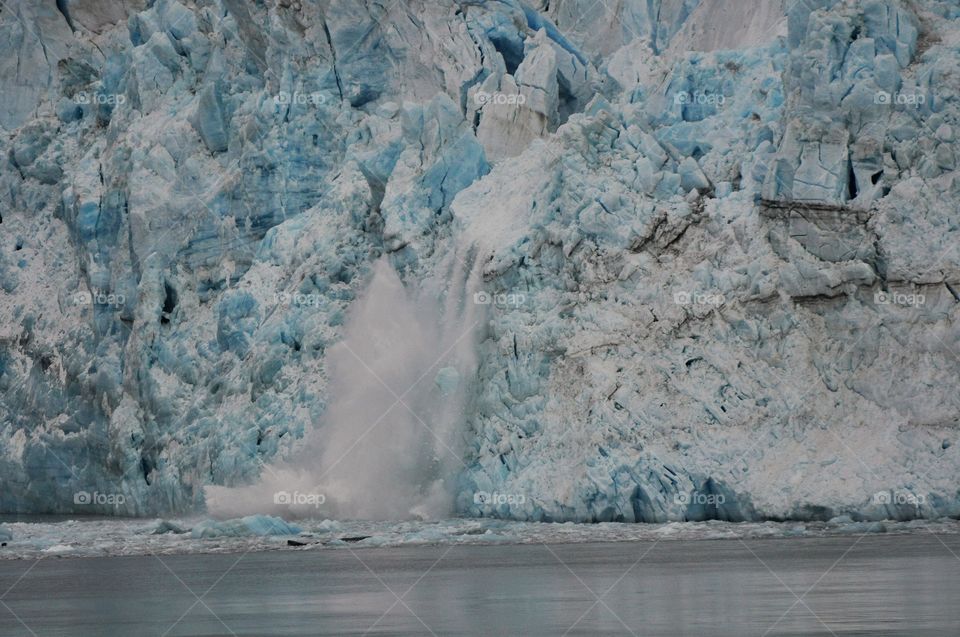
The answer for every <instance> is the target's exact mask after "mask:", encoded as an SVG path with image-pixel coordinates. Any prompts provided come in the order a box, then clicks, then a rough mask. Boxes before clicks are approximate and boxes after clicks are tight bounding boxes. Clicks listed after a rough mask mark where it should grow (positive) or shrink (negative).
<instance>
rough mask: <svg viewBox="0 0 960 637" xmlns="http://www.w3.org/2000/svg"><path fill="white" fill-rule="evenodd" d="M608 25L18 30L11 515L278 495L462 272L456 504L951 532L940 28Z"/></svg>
mask: <svg viewBox="0 0 960 637" xmlns="http://www.w3.org/2000/svg"><path fill="white" fill-rule="evenodd" d="M608 4H609V3H603V2H601V3H594V2H591V1H590V0H559V1H554V2H542V1H533V2H528V3H521V2H518V1H516V0H501V1H495V0H489V1H486V2H469V3H464V2H454V1H452V0H442V1H440V2H426V1H423V2H421V1H411V2H394V3H376V2H372V1H362V0H332V1H330V2H315V1H311V0H283V1H280V2H270V3H251V2H246V1H245V0H202V1H197V2H193V1H189V0H185V1H183V2H178V1H176V0H157V1H156V2H152V3H148V2H141V1H139V0H134V1H128V2H125V3H118V4H112V5H111V6H109V7H108V6H105V3H99V2H93V1H91V0H69V1H67V2H65V3H59V4H57V3H53V2H50V3H42V4H38V3H25V2H22V3H7V5H6V6H5V7H4V10H3V11H2V12H0V36H2V37H0V46H2V47H4V48H5V49H6V51H5V55H4V56H0V89H2V90H0V106H2V107H0V127H2V128H3V135H2V136H0V146H2V148H0V150H2V155H3V159H2V161H3V169H2V170H0V392H2V394H0V509H2V510H6V511H12V510H19V511H60V512H65V511H76V512H82V511H90V512H94V511H101V512H110V513H129V514H147V513H153V512H158V511H168V510H189V509H193V508H196V507H200V506H203V504H204V495H203V494H204V487H207V486H210V485H220V486H225V487H236V486H241V485H247V484H253V483H256V482H257V481H258V480H259V479H261V478H262V477H263V475H264V471H265V470H264V466H265V465H271V464H272V463H277V462H283V459H285V458H294V457H296V454H297V453H298V452H299V453H303V448H304V445H305V444H306V443H307V441H309V440H310V439H311V436H313V435H320V436H322V432H323V431H324V430H325V428H326V427H327V426H328V425H329V422H328V420H327V418H328V417H329V416H330V413H329V412H330V409H331V406H332V405H334V404H335V402H336V400H337V397H336V396H335V395H334V393H333V389H335V388H336V379H335V378H332V376H331V373H332V366H331V362H332V361H333V362H335V360H336V356H335V355H333V356H331V357H328V354H335V351H336V350H335V348H336V347H337V344H338V343H340V342H341V339H342V338H343V337H344V331H345V328H344V325H345V322H347V321H349V317H350V316H351V312H353V311H355V310H356V308H355V307H354V306H355V303H354V301H355V300H356V299H357V298H358V297H359V296H360V295H361V294H362V292H363V290H365V289H366V288H367V287H368V285H370V281H371V278H372V277H373V274H374V264H375V263H377V262H378V261H379V260H380V259H383V258H386V259H387V260H388V261H389V263H390V268H391V269H392V270H393V271H396V272H398V273H399V276H400V277H401V278H402V280H403V281H404V282H405V284H406V286H407V287H408V288H409V289H410V290H416V289H419V288H421V287H422V285H421V283H422V282H424V281H429V280H444V277H446V276H447V275H448V273H449V271H450V270H449V267H450V265H449V264H450V261H451V258H459V259H464V260H468V259H469V260H471V262H472V259H474V258H476V259H477V260H478V261H479V266H478V267H480V269H481V271H482V291H481V292H479V293H478V294H479V295H480V296H478V298H477V303H478V304H481V305H483V306H484V308H483V309H484V311H485V316H486V320H485V322H484V325H483V326H482V332H481V333H480V335H479V343H478V345H477V347H476V350H475V353H476V355H477V356H478V361H479V363H478V367H477V373H476V376H475V378H472V379H470V380H471V383H470V385H471V387H473V388H474V390H473V391H472V395H471V396H470V397H469V400H468V401H467V403H468V406H469V409H468V411H467V413H466V416H465V418H464V419H463V422H462V423H460V425H461V427H462V429H461V432H462V434H463V447H462V448H458V449H456V451H455V453H453V452H451V453H453V455H456V456H457V457H456V458H455V459H454V460H455V461H457V465H458V466H459V470H458V471H457V472H456V478H455V479H456V490H455V494H454V495H455V503H454V506H455V510H456V511H457V512H459V513H462V514H467V515H497V516H503V517H514V518H522V519H537V520H587V521H589V520H627V521H663V520H677V519H706V518H720V519H728V520H739V519H757V518H804V519H809V518H821V517H830V516H833V515H839V514H849V515H851V516H853V517H859V518H882V517H899V518H911V517H936V516H940V515H953V516H956V515H960V490H958V484H957V481H956V476H957V475H960V473H958V465H960V451H958V449H960V445H958V444H956V443H957V440H956V432H957V427H958V425H960V416H958V406H960V405H958V398H957V391H956V390H957V380H956V379H957V378H958V372H960V356H958V354H957V352H958V351H960V348H958V338H960V334H958V329H957V325H956V318H957V316H956V313H957V304H958V299H960V295H958V290H960V255H958V254H957V250H956V249H955V248H956V246H957V243H958V242H957V238H958V235H957V234H956V233H957V229H958V228H957V224H958V218H957V209H958V207H957V202H958V200H960V182H958V180H957V172H956V169H957V164H956V162H957V155H956V152H957V144H956V141H957V140H956V136H957V134H958V132H957V131H958V128H957V127H958V126H960V116H958V113H960V111H958V106H957V104H956V100H957V97H958V90H960V79H958V77H957V72H956V69H957V68H958V67H960V65H958V59H960V51H958V46H960V36H958V34H960V9H958V7H957V6H956V3H953V2H946V1H941V0H930V1H928V2H923V3H919V2H912V1H909V0H856V1H855V0H809V1H807V2H798V3H790V2H784V1H782V0H772V1H769V2H767V1H761V0H749V1H742V2H730V1H727V0H716V1H711V2H702V1H697V0H655V1H653V2H648V1H647V0H642V1H641V0H631V1H627V2H623V3H618V5H617V7H618V10H617V11H615V12H614V11H611V10H610V7H608V6H607V5H608ZM58 6H60V7H63V10H60V9H58V8H57V7H58ZM451 255H453V256H451ZM455 287H456V286H454V285H453V284H449V285H448V289H447V290H446V291H443V292H440V293H438V294H447V295H450V294H461V293H463V291H464V290H463V289H455ZM371 382H375V381H371ZM321 439H322V438H321ZM368 449H369V448H368ZM363 452H364V447H363V446H360V445H358V450H357V453H358V454H361V455H360V456H358V460H357V462H358V463H359V464H360V465H361V466H362V462H363V461H362V460H361V458H363V457H364V456H362V454H363ZM370 453H373V452H372V451H371V452H370ZM366 457H367V458H369V457H371V456H366ZM449 460H450V459H449V458H447V459H445V461H449ZM461 463H462V464H461ZM78 491H87V492H100V493H116V494H123V495H124V498H123V499H122V500H123V503H122V505H120V506H115V505H112V504H111V505H106V506H100V505H98V504H97V503H96V502H94V503H93V504H87V503H84V502H75V499H74V494H75V493H76V492H78ZM478 494H485V495H483V496H482V497H478ZM489 494H497V497H493V498H490V497H486V496H487V495H489ZM354 513H356V514H363V512H362V511H354Z"/></svg>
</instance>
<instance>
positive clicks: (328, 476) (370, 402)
mask: <svg viewBox="0 0 960 637" xmlns="http://www.w3.org/2000/svg"><path fill="white" fill-rule="evenodd" d="M439 271H440V272H443V273H446V274H447V276H445V277H442V278H440V277H435V278H431V279H426V280H423V281H422V282H421V283H420V285H419V289H417V290H416V291H411V290H409V289H407V288H406V287H405V286H404V285H403V283H402V282H401V281H400V278H399V277H398V276H397V274H396V272H395V271H394V269H393V268H392V267H391V266H390V264H389V262H388V261H387V260H386V259H381V260H380V261H378V262H377V263H375V264H374V267H373V276H372V279H371V281H370V284H369V287H368V288H367V290H366V291H365V293H364V294H363V295H362V297H361V298H360V299H358V300H357V301H356V302H355V304H354V306H353V307H352V308H351V313H350V316H349V318H348V321H347V324H346V326H345V328H344V333H343V338H342V340H341V341H340V342H339V343H338V344H337V345H335V346H333V347H331V348H330V349H329V350H328V352H327V370H328V377H329V378H330V385H329V395H330V397H331V402H330V404H329V407H328V408H327V411H326V413H325V414H324V418H323V422H322V423H320V424H319V426H318V427H317V428H316V429H315V430H314V431H311V432H309V433H308V434H307V436H306V437H305V439H304V441H303V442H302V444H301V445H300V449H299V450H298V452H297V453H296V454H294V455H293V457H291V458H289V459H288V460H287V461H285V462H282V463H278V464H275V465H272V466H266V467H264V470H263V471H262V473H261V481H260V482H259V483H258V484H255V485H251V486H249V487H240V488H226V487H208V488H207V491H206V497H207V507H208V510H209V511H210V512H211V513H213V514H214V515H219V516H229V517H232V516H237V515H246V514H250V513H272V514H279V515H285V516H288V517H289V516H291V515H292V516H304V517H331V518H341V519H348V518H350V519H406V518H421V519H437V518H442V517H444V516H448V515H450V514H451V513H452V510H453V498H454V493H453V481H454V480H453V479H454V477H455V476H456V474H457V472H458V471H460V470H462V469H463V468H464V464H463V460H462V449H463V447H464V440H463V434H464V431H465V427H464V423H465V420H466V418H465V411H466V409H467V406H468V402H469V400H470V397H471V382H472V379H473V378H474V377H475V376H476V368H477V354H476V351H477V337H478V334H479V328H480V326H481V318H482V314H481V312H482V310H483V306H482V305H479V304H477V303H475V302H474V297H473V293H474V291H475V290H476V289H477V287H478V283H479V268H478V267H473V266H468V265H467V264H465V263H463V262H461V261H460V260H459V259H457V258H456V257H455V256H451V257H450V258H449V259H448V261H447V263H446V264H445V267H443V268H440V269H439Z"/></svg>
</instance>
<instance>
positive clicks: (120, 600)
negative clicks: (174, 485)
mask: <svg viewBox="0 0 960 637" xmlns="http://www.w3.org/2000/svg"><path fill="white" fill-rule="evenodd" d="M958 555H960V537H958V536H950V535H943V536H940V537H939V538H938V537H936V536H934V535H932V534H929V533H922V534H918V535H908V536H866V537H860V536H849V537H832V538H794V539H776V540H774V539H769V540H747V541H744V542H741V541H740V540H717V541H690V542H688V541H661V542H658V543H653V542H647V543H635V542H629V543H628V542H622V543H609V544H562V545H549V546H547V545H505V546H430V547H404V548H390V549H361V548H352V549H343V548H341V549H327V550H289V551H275V552H264V553H248V554H229V555H223V554H221V555H191V556H163V557H162V558H157V557H110V558H84V559H57V558H53V557H49V558H44V559H41V560H39V561H36V562H35V561H32V560H16V561H3V562H0V635H4V636H7V635H11V636H13V635H37V636H41V635H70V636H77V635H110V636H117V635H138V636H139V635H157V636H160V635H170V636H173V635H258V636H266V635H364V634H370V635H431V634H434V635H525V636H526V635H530V636H535V635H565V634H566V635H638V636H639V635H644V636H647V637H650V636H657V637H659V636H670V637H673V636H685V635H690V636H694V635H696V636H701V635H710V636H723V637H725V636H730V637H734V636H735V637H744V636H746V635H757V636H758V637H759V636H761V635H771V636H772V635H778V636H784V635H790V636H801V635H803V636H806V635H838V636H839V635H845V636H847V635H864V636H866V635H870V636H878V635H881V636H886V635H898V636H901V635H902V636H905V637H907V636H909V637H923V636H928V635H931V636H932V635H938V636H940V635H944V636H946V635H951V636H955V635H960V604H958V601H960V558H958V557H957V556H958ZM161 560H162V561H161ZM8 589H9V590H8ZM3 591H7V592H6V594H2V593H3ZM398 598H399V601H398ZM598 599H599V601H598ZM18 618H19V620H18Z"/></svg>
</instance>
